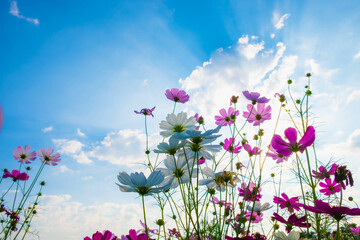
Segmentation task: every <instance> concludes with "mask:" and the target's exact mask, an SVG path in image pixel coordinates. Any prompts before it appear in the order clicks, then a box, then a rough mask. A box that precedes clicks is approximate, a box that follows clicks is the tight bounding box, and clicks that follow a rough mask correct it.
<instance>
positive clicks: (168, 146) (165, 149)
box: [154, 136, 186, 155]
mask: <svg viewBox="0 0 360 240" xmlns="http://www.w3.org/2000/svg"><path fill="white" fill-rule="evenodd" d="M185 144H186V142H185V141H180V140H179V139H177V138H175V137H174V136H172V137H170V139H169V143H167V142H162V143H159V145H157V149H155V150H154V152H155V153H166V154H169V155H175V153H176V152H177V151H178V150H179V149H181V148H183V147H184V146H185Z"/></svg>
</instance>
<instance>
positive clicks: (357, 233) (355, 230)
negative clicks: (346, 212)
mask: <svg viewBox="0 0 360 240" xmlns="http://www.w3.org/2000/svg"><path fill="white" fill-rule="evenodd" d="M349 228H350V230H351V231H352V232H353V234H354V236H355V237H357V236H359V232H360V226H358V227H356V228H353V227H349Z"/></svg>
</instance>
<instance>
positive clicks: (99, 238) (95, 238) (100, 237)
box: [84, 230, 118, 240]
mask: <svg viewBox="0 0 360 240" xmlns="http://www.w3.org/2000/svg"><path fill="white" fill-rule="evenodd" d="M84 240H118V238H117V237H116V236H115V235H114V234H113V233H112V232H110V231H109V230H105V231H104V232H103V233H101V232H99V231H97V232H96V233H94V234H93V235H92V238H90V237H85V238H84Z"/></svg>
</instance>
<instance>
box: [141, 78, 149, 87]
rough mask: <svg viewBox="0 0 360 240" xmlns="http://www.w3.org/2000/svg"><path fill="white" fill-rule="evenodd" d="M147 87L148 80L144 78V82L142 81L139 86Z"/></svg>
mask: <svg viewBox="0 0 360 240" xmlns="http://www.w3.org/2000/svg"><path fill="white" fill-rule="evenodd" d="M147 85H149V79H147V78H145V79H144V81H142V83H141V86H147Z"/></svg>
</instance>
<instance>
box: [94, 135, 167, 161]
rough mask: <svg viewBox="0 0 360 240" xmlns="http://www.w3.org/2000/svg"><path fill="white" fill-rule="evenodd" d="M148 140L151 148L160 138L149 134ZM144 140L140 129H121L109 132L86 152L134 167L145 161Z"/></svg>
mask: <svg viewBox="0 0 360 240" xmlns="http://www.w3.org/2000/svg"><path fill="white" fill-rule="evenodd" d="M149 140H150V141H151V142H150V143H149V144H150V148H151V146H153V145H155V143H156V142H159V141H158V140H160V139H159V138H158V137H156V136H150V137H149ZM145 141H146V135H145V134H144V133H143V132H142V131H140V130H131V129H123V130H120V131H118V132H111V133H109V134H107V135H106V137H105V138H104V139H103V141H101V143H100V144H99V145H97V146H95V147H94V148H93V149H92V150H91V151H89V152H88V156H91V157H94V158H97V159H98V160H100V161H108V162H110V163H112V164H116V165H123V166H124V165H126V166H129V167H134V166H135V165H138V164H143V163H145V162H146V155H145V144H146V142H145Z"/></svg>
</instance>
